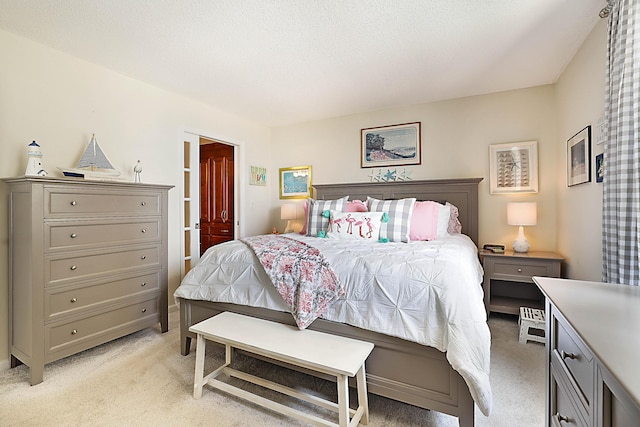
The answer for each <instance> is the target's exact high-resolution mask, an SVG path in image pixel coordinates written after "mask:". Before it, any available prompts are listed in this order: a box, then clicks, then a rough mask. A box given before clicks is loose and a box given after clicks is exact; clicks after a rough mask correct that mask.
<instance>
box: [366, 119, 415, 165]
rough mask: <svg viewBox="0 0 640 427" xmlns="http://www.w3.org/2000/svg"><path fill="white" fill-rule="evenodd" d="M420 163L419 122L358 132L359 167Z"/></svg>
mask: <svg viewBox="0 0 640 427" xmlns="http://www.w3.org/2000/svg"><path fill="white" fill-rule="evenodd" d="M421 163H422V153H421V132H420V122H415V123H404V124H400V125H389V126H381V127H376V128H367V129H362V130H361V131H360V167H361V168H379V167H388V166H405V165H419V164H421Z"/></svg>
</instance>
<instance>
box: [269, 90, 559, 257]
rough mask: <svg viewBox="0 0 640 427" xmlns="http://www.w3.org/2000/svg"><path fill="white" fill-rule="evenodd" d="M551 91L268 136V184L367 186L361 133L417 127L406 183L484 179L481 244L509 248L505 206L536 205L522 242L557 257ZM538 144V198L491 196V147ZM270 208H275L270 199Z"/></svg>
mask: <svg viewBox="0 0 640 427" xmlns="http://www.w3.org/2000/svg"><path fill="white" fill-rule="evenodd" d="M554 105H555V103H554V87H553V86H542V87H536V88H531V89H524V90H517V91H510V92H502V93H496V94H491V95H485V96H476V97H469V98H462V99H455V100H451V101H445V102H436V103H430V104H423V105H415V106H410V107H404V108H397V109H390V110H384V111H376V112H372V113H367V114H358V115H353V116H347V117H339V118H334V119H329V120H322V121H315V122H311V123H303V124H299V125H296V126H290V127H283V128H277V129H274V130H273V147H274V151H275V152H277V153H278V155H277V157H275V158H274V163H273V170H274V175H273V176H272V179H273V180H274V181H275V180H277V179H278V176H277V169H278V168H280V167H289V166H296V165H308V164H310V165H312V166H313V182H314V183H317V184H327V183H340V182H366V181H369V178H368V175H369V173H370V169H361V168H360V129H362V128H367V127H373V126H382V125H391V124H397V123H407V122H417V121H419V122H421V123H422V164H421V165H420V166H410V167H407V170H410V171H411V173H412V178H413V179H414V180H416V179H435V178H460V177H483V178H484V180H483V181H482V182H481V184H480V201H479V203H480V233H479V240H480V244H483V243H489V242H492V243H503V244H506V245H510V244H511V242H512V241H513V239H514V238H515V235H516V233H517V230H516V229H515V227H511V226H508V225H507V219H506V215H507V213H506V204H507V202H510V201H534V202H537V203H538V225H537V226H536V227H530V228H528V229H527V231H526V234H527V237H528V238H529V241H530V243H531V246H532V248H533V249H535V250H555V249H556V203H555V200H556V192H557V186H556V183H555V177H556V173H555V170H556V168H557V167H558V160H557V156H556V152H555V151H556V141H557V136H556V116H557V114H556V111H555V108H554ZM530 140H536V141H538V155H539V176H540V180H539V192H538V193H537V194H519V195H513V194H509V195H505V194H502V195H491V194H490V193H489V145H490V144H495V143H504V142H518V141H530ZM273 204H274V206H277V205H278V204H280V200H279V195H278V194H277V193H276V192H274V193H273ZM274 220H275V221H277V218H274Z"/></svg>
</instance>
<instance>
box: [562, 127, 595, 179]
mask: <svg viewBox="0 0 640 427" xmlns="http://www.w3.org/2000/svg"><path fill="white" fill-rule="evenodd" d="M590 159H591V126H587V127H586V128H584V129H582V130H581V131H580V132H578V133H576V134H575V135H573V136H572V137H571V138H570V139H569V140H568V141H567V185H568V186H569V187H571V186H572V185H578V184H582V183H585V182H590V181H591V161H590Z"/></svg>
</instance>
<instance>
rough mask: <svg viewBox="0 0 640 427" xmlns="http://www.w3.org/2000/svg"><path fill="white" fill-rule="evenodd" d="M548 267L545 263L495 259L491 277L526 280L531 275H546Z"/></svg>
mask: <svg viewBox="0 0 640 427" xmlns="http://www.w3.org/2000/svg"><path fill="white" fill-rule="evenodd" d="M548 275H549V269H548V267H547V266H546V265H530V264H514V263H513V262H509V263H503V262H499V261H497V262H496V263H495V265H494V268H493V277H494V278H496V279H501V280H515V281H521V280H528V281H531V278H532V277H533V276H548Z"/></svg>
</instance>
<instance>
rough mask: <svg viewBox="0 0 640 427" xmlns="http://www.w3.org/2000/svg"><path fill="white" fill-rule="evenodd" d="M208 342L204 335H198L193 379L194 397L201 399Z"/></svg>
mask: <svg viewBox="0 0 640 427" xmlns="http://www.w3.org/2000/svg"><path fill="white" fill-rule="evenodd" d="M206 345H207V341H206V340H205V339H204V336H202V334H198V337H197V338H196V369H195V374H194V378H193V397H194V398H196V399H200V398H201V397H202V386H203V385H204V384H203V380H204V353H205V349H206Z"/></svg>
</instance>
